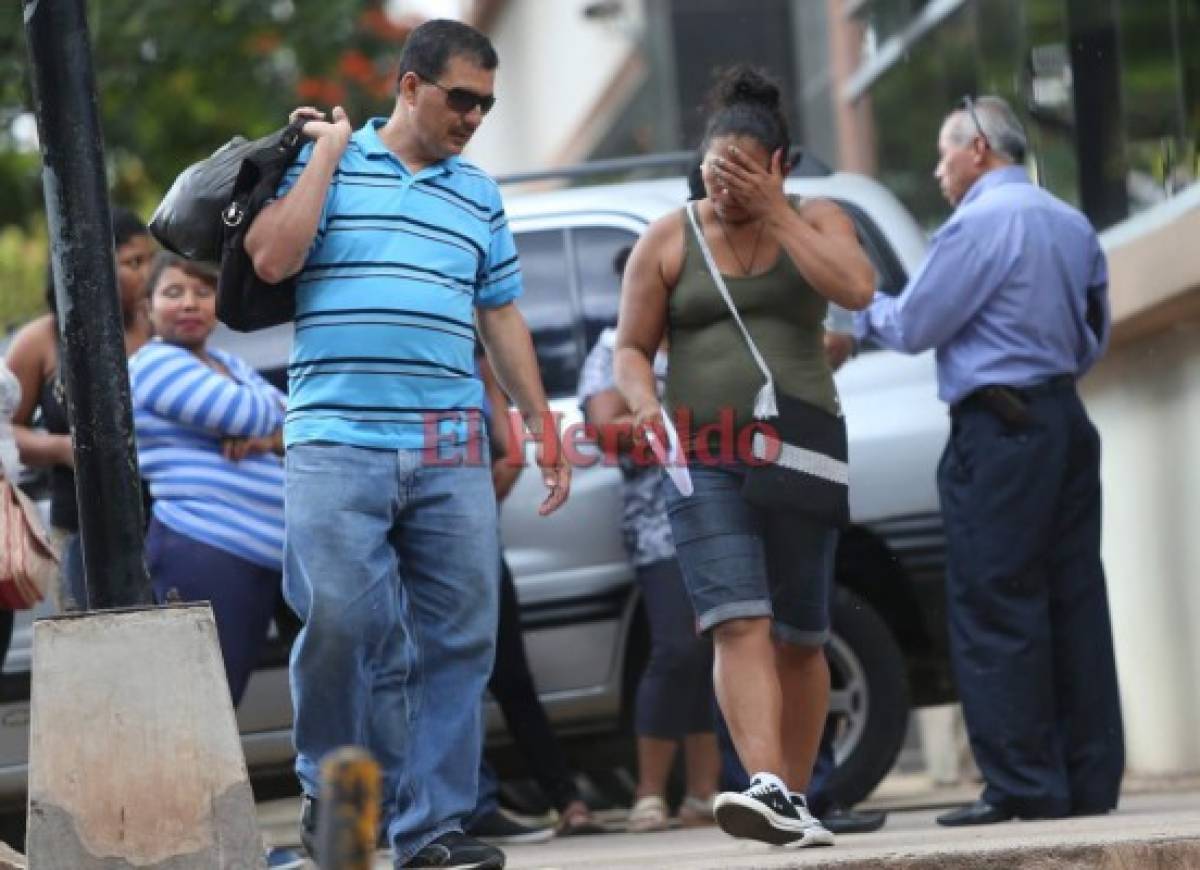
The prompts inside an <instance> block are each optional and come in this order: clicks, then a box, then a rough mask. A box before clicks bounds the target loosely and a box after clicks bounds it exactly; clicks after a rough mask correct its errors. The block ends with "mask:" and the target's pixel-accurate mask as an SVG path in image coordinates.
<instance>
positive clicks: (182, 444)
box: [129, 341, 284, 570]
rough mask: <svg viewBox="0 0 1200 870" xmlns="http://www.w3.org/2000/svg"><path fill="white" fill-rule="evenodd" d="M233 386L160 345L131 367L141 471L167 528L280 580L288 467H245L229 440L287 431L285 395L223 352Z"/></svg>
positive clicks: (274, 461) (264, 463)
mask: <svg viewBox="0 0 1200 870" xmlns="http://www.w3.org/2000/svg"><path fill="white" fill-rule="evenodd" d="M208 353H209V355H210V356H212V357H213V358H214V359H216V360H217V361H218V362H220V363H221V364H222V365H224V366H225V368H226V369H227V370H228V371H229V373H230V375H232V379H231V378H227V377H225V376H224V375H222V374H220V373H218V372H216V371H214V370H213V369H211V368H209V367H208V366H206V365H205V364H204V363H203V362H201V361H200V360H199V359H198V358H196V356H194V355H193V354H192V353H190V352H189V351H187V350H185V349H183V348H181V347H176V346H175V345H170V344H165V343H163V342H161V341H153V342H151V343H150V344H148V345H146V346H145V347H143V348H142V349H141V350H139V351H138V352H137V353H136V354H135V355H134V356H133V358H132V359H130V361H129V380H130V385H131V387H132V390H133V422H134V429H135V431H136V434H137V448H138V463H139V465H140V466H141V472H142V477H143V478H145V480H146V481H147V482H148V483H149V485H150V493H151V495H153V496H154V516H155V517H156V518H157V519H158V521H159V522H161V523H162V524H163V525H165V526H167V527H168V528H170V529H172V530H173V531H175V532H178V533H179V534H181V535H185V536H187V537H189V538H192V539H193V540H197V541H200V542H201V543H204V544H207V545H209V546H211V547H216V548H218V549H221V550H224V551H226V552H228V553H232V554H233V555H235V556H239V557H240V558H243V559H246V560H247V561H250V562H253V563H255V564H256V565H262V566H264V567H267V568H272V569H274V570H280V568H281V566H282V560H283V466H282V464H281V462H280V461H279V457H277V456H275V455H274V454H254V455H252V456H248V457H246V458H245V459H243V460H241V461H240V462H233V461H231V460H228V459H226V458H225V457H224V456H222V455H221V439H223V438H227V437H240V438H254V437H264V436H267V435H270V434H272V433H273V432H275V431H276V430H277V429H279V427H280V426H281V425H282V424H283V411H284V408H283V395H282V394H281V393H280V392H279V391H278V390H276V389H275V388H274V387H272V386H271V385H270V384H268V383H267V382H266V381H265V380H263V379H262V378H261V377H260V376H259V375H258V373H257V372H255V371H254V370H253V369H252V368H250V367H249V366H248V365H247V364H246V363H244V362H242V361H241V360H240V359H238V358H237V357H234V356H230V355H229V354H227V353H224V352H222V351H219V350H210V351H209V352H208Z"/></svg>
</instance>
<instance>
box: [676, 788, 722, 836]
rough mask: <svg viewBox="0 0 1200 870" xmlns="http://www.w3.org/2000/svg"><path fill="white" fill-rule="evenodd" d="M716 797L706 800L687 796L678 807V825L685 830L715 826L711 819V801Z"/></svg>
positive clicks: (713, 820)
mask: <svg viewBox="0 0 1200 870" xmlns="http://www.w3.org/2000/svg"><path fill="white" fill-rule="evenodd" d="M715 798H716V795H713V796H711V797H709V798H708V799H707V800H705V799H704V798H698V797H696V796H694V795H688V796H687V797H686V798H684V800H683V803H682V804H680V805H679V824H681V825H683V827H685V828H700V827H703V826H705V825H715V824H716V819H714V818H713V800H714V799H715Z"/></svg>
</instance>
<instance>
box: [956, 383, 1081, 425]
mask: <svg viewBox="0 0 1200 870" xmlns="http://www.w3.org/2000/svg"><path fill="white" fill-rule="evenodd" d="M1074 388H1075V376H1074V375H1054V377H1052V378H1048V379H1047V380H1044V381H1042V382H1041V383H1040V384H1033V385H1032V386H1028V387H1010V386H1006V385H1004V384H990V385H988V386H986V387H980V388H979V389H977V390H973V391H971V392H970V393H968V394H967V395H965V396H964V397H963V398H961V399H959V400H958V401H957V402H955V403H954V404H953V405H951V406H950V414H951V415H952V416H953V415H955V414H959V413H961V412H962V411H968V410H970V409H972V408H983V409H985V410H988V411H991V412H992V413H993V414H995V415H996V416H997V417H999V418H1000V419H1001V420H1003V421H1004V422H1005V423H1008V424H1009V425H1010V426H1016V427H1024V426H1028V425H1029V424H1030V423H1032V422H1033V417H1032V415H1030V413H1029V407H1028V405H1029V403H1030V401H1032V400H1033V399H1035V398H1037V397H1038V396H1046V395H1050V394H1052V393H1061V392H1063V391H1065V390H1068V389H1071V390H1073V389H1074Z"/></svg>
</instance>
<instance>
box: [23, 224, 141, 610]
mask: <svg viewBox="0 0 1200 870" xmlns="http://www.w3.org/2000/svg"><path fill="white" fill-rule="evenodd" d="M112 223H113V242H114V244H115V246H116V259H117V263H116V265H117V289H118V291H119V292H120V295H121V315H122V319H123V323H124V327H125V354H126V355H127V356H131V355H133V354H134V353H135V352H136V351H137V350H138V348H140V347H141V346H142V345H143V344H145V343H146V342H147V341H148V340H149V339H150V320H149V316H148V313H147V309H146V294H145V288H146V276H147V275H148V273H149V271H150V262H151V260H152V259H153V257H154V248H155V245H154V240H153V239H152V238H151V236H150V231H149V230H147V229H146V225H145V224H143V223H142V222H141V221H140V220H139V219H138V218H137V216H136V215H135V214H133V213H132V212H130V211H128V210H126V209H123V208H114V209H113V210H112ZM46 308H47V309H48V313H46V314H43V315H42V316H41V317H39V318H37V319H36V320H33V321H30V322H29V323H27V324H26V325H25V326H23V327H22V328H21V329H20V331H18V332H17V334H16V336H14V337H13V341H12V344H11V345H10V346H9V349H8V354H7V356H6V361H7V363H8V366H9V368H11V369H12V371H13V374H15V375H16V376H17V379H18V380H19V381H20V383H21V402H20V405H18V407H17V411H16V414H14V415H13V431H14V433H15V435H16V441H17V446H18V447H19V448H20V451H21V461H22V462H23V463H24V464H25V465H27V466H32V467H35V468H48V469H49V470H50V525H51V527H52V530H53V533H54V537H55V539H56V542H57V543H58V544H59V545H60V547H61V552H62V577H61V580H60V584H59V588H58V589H57V590H56V591H55V596H54V597H55V598H56V599H57V603H58V607H59V609H60V610H63V611H69V610H79V609H80V608H82V607H83V606H84V604H85V603H86V594H85V591H84V577H83V553H82V550H81V548H80V545H79V509H78V506H77V505H76V503H75V471H74V468H75V454H74V451H73V450H72V447H71V427H70V422H69V420H68V416H67V395H66V387H65V380H64V378H63V375H62V370H61V366H60V364H59V323H58V303H57V299H56V297H55V293H54V279H53V277H52V275H51V274H50V270H49V269H47V278H46ZM38 412H40V420H39V421H38V422H40V425H39V426H34V422H35V416H36V415H37V413H38Z"/></svg>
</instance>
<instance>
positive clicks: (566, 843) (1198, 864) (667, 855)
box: [260, 790, 1200, 870]
mask: <svg viewBox="0 0 1200 870" xmlns="http://www.w3.org/2000/svg"><path fill="white" fill-rule="evenodd" d="M295 810H296V802H295V801H276V802H272V803H271V804H264V805H262V806H261V807H260V819H261V820H262V822H263V824H264V830H265V832H266V833H267V834H268V836H271V837H272V839H273V840H274V842H276V843H280V844H283V843H286V842H288V841H289V840H294V839H295V835H294V829H295V818H296V816H295ZM935 815H937V811H935V810H915V811H903V812H893V813H892V815H891V816H890V817H889V819H888V824H887V826H886V827H885V828H884V829H883V830H882V831H879V832H877V833H874V834H862V835H858V836H843V837H839V838H838V844H837V845H836V846H834V847H833V848H829V849H807V850H785V849H773V848H770V847H767V846H763V845H760V844H757V843H751V842H746V841H739V840H733V839H730V838H729V837H726V836H725V835H724V834H722V833H721V832H720V831H717V830H715V829H711V828H708V829H700V830H674V831H668V832H664V833H659V834H604V835H596V836H589V837H575V838H567V839H559V840H552V841H551V842H549V843H545V844H541V845H533V846H510V847H506V848H505V851H506V852H507V853H508V867H509V868H510V870H571V868H580V870H582V868H586V870H602V868H662V870H667V868H671V870H702V868H703V870H709V868H712V870H716V868H784V867H797V868H805V867H831V868H836V870H866V868H872V870H878V868H887V870H891V868H920V870H934V868H971V870H1013V868H1016V870H1020V868H1030V870H1033V868H1037V870H1049V868H1055V870H1058V868H1066V870H1075V868H1078V870H1084V868H1086V870H1096V868H1100V870H1110V868H1111V870H1136V868H1140V867H1146V868H1155V870H1188V868H1200V790H1190V791H1184V792H1170V793H1163V792H1151V793H1142V794H1134V795H1130V796H1128V797H1126V798H1125V799H1124V802H1123V804H1122V807H1121V810H1120V811H1119V812H1117V813H1115V814H1112V815H1109V816H1101V817H1094V818H1085V819H1065V820H1056V821H1043V822H1008V823H1005V824H1000V825H990V826H985V827H981V828H958V829H950V828H941V827H938V826H937V825H936V824H934V821H933V819H934V816H935ZM377 867H378V868H380V870H384V868H390V867H391V864H390V862H389V860H388V859H387V857H386V856H385V855H384V854H383V853H381V854H380V860H379V862H378V864H377Z"/></svg>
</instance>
